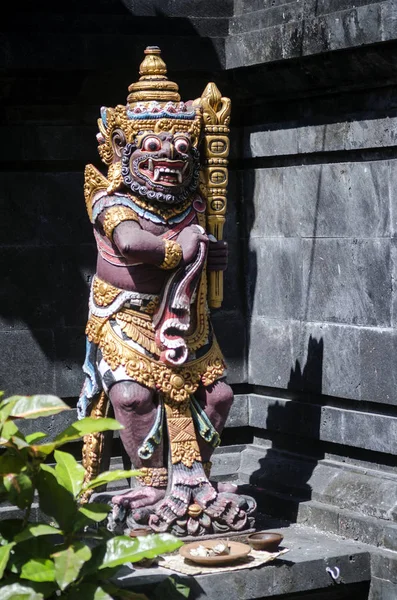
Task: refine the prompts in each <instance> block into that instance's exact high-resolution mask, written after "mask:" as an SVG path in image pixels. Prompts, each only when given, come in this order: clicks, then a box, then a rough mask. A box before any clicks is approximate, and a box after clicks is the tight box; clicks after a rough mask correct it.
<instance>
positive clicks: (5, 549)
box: [0, 542, 15, 579]
mask: <svg viewBox="0 0 397 600" xmlns="http://www.w3.org/2000/svg"><path fill="white" fill-rule="evenodd" d="M14 546H15V542H12V543H11V544H7V545H6V546H1V547H0V579H1V578H2V577H3V575H4V571H5V568H6V566H7V563H8V559H9V558H10V552H11V550H12V548H13V547H14Z"/></svg>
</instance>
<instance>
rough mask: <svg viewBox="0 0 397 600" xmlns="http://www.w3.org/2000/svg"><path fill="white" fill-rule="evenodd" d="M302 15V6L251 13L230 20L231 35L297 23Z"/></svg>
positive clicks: (281, 7)
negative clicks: (292, 22)
mask: <svg viewBox="0 0 397 600" xmlns="http://www.w3.org/2000/svg"><path fill="white" fill-rule="evenodd" d="M301 15H302V7H301V6H300V4H296V3H290V4H289V5H285V4H283V5H281V6H271V7H268V8H263V9H262V10H256V11H249V12H245V13H244V14H241V15H238V16H236V17H234V18H232V19H231V20H230V30H229V32H230V34H232V35H236V34H239V33H245V32H247V31H254V30H256V29H261V30H263V29H267V28H268V27H273V26H275V25H282V24H284V23H288V22H289V21H292V20H294V21H296V20H297V19H299V18H300V17H301Z"/></svg>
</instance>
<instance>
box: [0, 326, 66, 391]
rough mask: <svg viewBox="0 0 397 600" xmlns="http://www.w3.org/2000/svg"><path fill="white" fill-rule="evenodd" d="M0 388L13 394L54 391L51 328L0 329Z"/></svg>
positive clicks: (52, 337)
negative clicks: (29, 329)
mask: <svg viewBox="0 0 397 600" xmlns="http://www.w3.org/2000/svg"><path fill="white" fill-rule="evenodd" d="M0 346H1V348H2V360H1V363H0V389H2V390H4V392H5V394H6V396H12V395H14V394H21V395H31V394H53V393H54V391H55V367H54V336H53V332H52V331H50V330H32V331H28V330H16V331H2V332H0Z"/></svg>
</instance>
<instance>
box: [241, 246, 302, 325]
mask: <svg viewBox="0 0 397 600" xmlns="http://www.w3.org/2000/svg"><path fill="white" fill-rule="evenodd" d="M301 243H302V242H301V240H300V239H298V238H252V239H251V241H250V246H249V257H248V290H249V293H248V302H249V307H250V310H251V311H252V314H253V315H259V316H264V317H267V318H273V319H299V318H301V317H302V305H303V303H302V263H301V260H302V246H301Z"/></svg>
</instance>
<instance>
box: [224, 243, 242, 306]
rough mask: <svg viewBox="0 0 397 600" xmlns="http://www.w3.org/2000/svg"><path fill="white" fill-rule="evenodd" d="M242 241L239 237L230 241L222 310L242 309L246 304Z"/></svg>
mask: <svg viewBox="0 0 397 600" xmlns="http://www.w3.org/2000/svg"><path fill="white" fill-rule="evenodd" d="M241 250H242V248H241V243H240V242H239V240H237V239H233V238H232V239H231V240H230V241H229V242H228V266H227V269H226V271H224V273H223V289H224V299H223V303H222V310H225V311H232V310H234V311H236V310H237V311H240V312H241V311H242V310H243V305H244V299H243V294H244V280H243V273H242V265H241V261H242V256H241V255H242V252H241Z"/></svg>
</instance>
